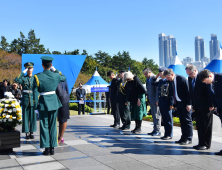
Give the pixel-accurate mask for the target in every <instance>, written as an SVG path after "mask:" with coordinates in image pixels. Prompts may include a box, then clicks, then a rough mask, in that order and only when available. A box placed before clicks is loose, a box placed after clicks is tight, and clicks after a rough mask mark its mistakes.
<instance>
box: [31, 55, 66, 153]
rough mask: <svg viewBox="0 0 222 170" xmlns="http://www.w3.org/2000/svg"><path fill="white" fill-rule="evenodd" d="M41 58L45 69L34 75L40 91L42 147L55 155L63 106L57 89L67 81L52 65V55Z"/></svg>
mask: <svg viewBox="0 0 222 170" xmlns="http://www.w3.org/2000/svg"><path fill="white" fill-rule="evenodd" d="M41 59H42V67H43V69H44V71H43V72H42V73H38V74H36V75H35V76H34V77H35V80H34V87H37V89H38V91H39V93H40V97H39V105H38V111H39V119H40V147H41V148H45V151H44V152H43V155H54V147H57V146H58V135H57V122H56V119H57V113H58V109H59V108H60V107H61V106H62V104H61V102H60V100H59V98H58V97H57V95H56V93H55V91H56V88H57V86H58V84H59V83H60V82H63V81H66V77H65V76H64V75H62V73H61V72H59V71H58V70H56V69H55V68H54V67H53V66H52V61H53V58H52V57H47V56H46V57H42V58H41ZM50 70H51V71H50Z"/></svg>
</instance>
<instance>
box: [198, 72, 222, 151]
mask: <svg viewBox="0 0 222 170" xmlns="http://www.w3.org/2000/svg"><path fill="white" fill-rule="evenodd" d="M198 76H199V79H200V81H202V82H204V83H206V84H209V86H208V91H209V92H210V96H211V100H212V103H213V106H214V107H210V108H209V109H210V110H213V109H216V110H217V113H218V115H219V117H220V119H221V120H222V90H221V87H222V74H221V73H214V72H211V71H210V70H207V69H204V70H202V71H201V72H200V73H199V75H198ZM215 155H222V150H221V151H220V152H215Z"/></svg>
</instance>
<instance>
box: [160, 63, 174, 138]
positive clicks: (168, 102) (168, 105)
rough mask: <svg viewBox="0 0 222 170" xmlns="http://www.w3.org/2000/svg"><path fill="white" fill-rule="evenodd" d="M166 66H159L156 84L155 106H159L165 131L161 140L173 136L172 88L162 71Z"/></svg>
mask: <svg viewBox="0 0 222 170" xmlns="http://www.w3.org/2000/svg"><path fill="white" fill-rule="evenodd" d="M166 69H167V68H165V67H162V68H159V74H158V75H159V76H160V77H161V79H160V80H159V84H158V96H159V98H158V101H157V106H159V108H160V113H161V115H162V120H163V122H164V129H165V133H164V136H163V137H161V139H163V140H169V139H172V137H173V118H172V108H173V103H174V101H173V94H172V90H171V89H170V88H169V83H170V82H169V81H167V79H166V78H165V77H164V75H163V73H164V71H165V70H166Z"/></svg>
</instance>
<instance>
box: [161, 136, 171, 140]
mask: <svg viewBox="0 0 222 170" xmlns="http://www.w3.org/2000/svg"><path fill="white" fill-rule="evenodd" d="M161 139H162V140H170V139H172V137H170V136H163V137H161Z"/></svg>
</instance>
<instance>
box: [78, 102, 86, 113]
mask: <svg viewBox="0 0 222 170" xmlns="http://www.w3.org/2000/svg"><path fill="white" fill-rule="evenodd" d="M81 108H82V114H83V115H84V114H85V103H84V104H79V103H78V115H80V114H81Z"/></svg>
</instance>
